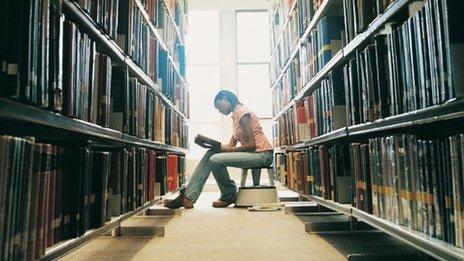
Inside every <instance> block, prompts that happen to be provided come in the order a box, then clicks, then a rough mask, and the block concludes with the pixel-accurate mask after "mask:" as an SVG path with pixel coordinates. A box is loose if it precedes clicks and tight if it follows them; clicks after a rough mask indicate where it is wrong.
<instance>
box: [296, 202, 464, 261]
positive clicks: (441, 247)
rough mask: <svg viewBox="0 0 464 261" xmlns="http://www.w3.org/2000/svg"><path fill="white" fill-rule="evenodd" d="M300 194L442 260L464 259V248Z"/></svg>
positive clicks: (334, 203) (367, 214)
mask: <svg viewBox="0 0 464 261" xmlns="http://www.w3.org/2000/svg"><path fill="white" fill-rule="evenodd" d="M300 195H301V196H302V197H304V198H306V199H308V200H310V201H313V202H315V203H317V204H319V205H321V206H324V207H326V208H329V209H332V210H334V211H336V212H340V213H343V214H345V215H347V216H351V217H354V218H356V219H357V220H359V221H363V222H365V223H367V224H369V225H371V226H373V227H375V228H377V229H379V230H381V231H383V232H385V233H387V234H389V235H391V236H393V237H395V238H398V239H399V240H402V241H403V242H405V243H407V244H409V245H410V246H412V247H414V248H416V249H419V250H421V251H423V252H425V253H427V254H428V255H430V256H433V257H434V258H437V259H440V260H464V249H461V248H458V247H456V246H454V245H451V244H448V243H446V242H444V241H442V240H439V239H436V238H432V237H430V236H428V235H426V234H424V233H422V232H419V231H415V230H412V229H410V228H408V227H405V226H400V225H398V224H395V223H393V222H391V221H388V220H385V219H382V218H379V217H376V216H374V215H372V214H369V213H366V212H364V211H361V210H359V209H357V208H354V207H352V206H351V205H349V204H340V203H337V202H334V201H332V200H326V199H324V198H321V197H317V196H312V195H305V194H300Z"/></svg>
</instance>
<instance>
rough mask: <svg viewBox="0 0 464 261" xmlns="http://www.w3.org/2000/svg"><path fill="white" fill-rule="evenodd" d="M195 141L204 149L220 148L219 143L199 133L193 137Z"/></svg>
mask: <svg viewBox="0 0 464 261" xmlns="http://www.w3.org/2000/svg"><path fill="white" fill-rule="evenodd" d="M195 143H196V144H198V145H200V146H201V147H203V148H206V149H213V150H221V143H220V142H219V141H217V140H213V139H210V138H208V137H205V136H203V135H201V134H198V135H197V136H196V137H195Z"/></svg>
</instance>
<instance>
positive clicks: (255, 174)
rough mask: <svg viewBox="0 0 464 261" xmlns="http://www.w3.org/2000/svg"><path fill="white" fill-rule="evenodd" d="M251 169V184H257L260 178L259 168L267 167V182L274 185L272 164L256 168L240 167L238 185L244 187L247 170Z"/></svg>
mask: <svg viewBox="0 0 464 261" xmlns="http://www.w3.org/2000/svg"><path fill="white" fill-rule="evenodd" d="M249 169H251V175H252V178H253V186H259V179H260V178H261V169H267V174H268V176H269V183H270V185H271V186H274V177H275V176H274V168H273V167H272V166H265V167H256V168H244V169H242V180H241V181H240V187H245V184H246V179H247V175H248V170H249Z"/></svg>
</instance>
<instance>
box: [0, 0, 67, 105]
mask: <svg viewBox="0 0 464 261" xmlns="http://www.w3.org/2000/svg"><path fill="white" fill-rule="evenodd" d="M0 20H1V21H0V33H1V34H2V35H3V36H4V37H3V38H2V40H1V41H0V62H1V64H2V67H1V68H0V85H1V86H2V88H0V95H1V96H14V97H15V98H17V99H21V100H23V101H25V102H28V103H33V104H36V105H37V106H40V107H43V108H51V109H60V108H61V97H62V90H61V85H62V70H61V63H62V55H61V50H62V42H61V41H60V36H61V28H62V27H61V26H60V25H62V23H63V15H62V13H61V3H59V2H57V1H45V2H44V3H42V2H41V1H38V0H35V1H31V3H22V2H21V1H13V0H9V1H6V2H5V4H4V7H3V8H1V10H0Z"/></svg>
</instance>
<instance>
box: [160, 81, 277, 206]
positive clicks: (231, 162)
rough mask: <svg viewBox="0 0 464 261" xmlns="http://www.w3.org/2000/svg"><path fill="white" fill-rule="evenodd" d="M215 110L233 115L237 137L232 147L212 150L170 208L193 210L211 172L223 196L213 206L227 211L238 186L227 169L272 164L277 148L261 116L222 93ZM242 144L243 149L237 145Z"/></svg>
mask: <svg viewBox="0 0 464 261" xmlns="http://www.w3.org/2000/svg"><path fill="white" fill-rule="evenodd" d="M214 107H216V109H218V110H219V112H220V113H222V114H224V115H229V114H231V113H232V120H233V134H232V137H231V139H230V142H229V144H221V150H220V151H219V152H218V151H213V150H208V151H207V152H206V153H205V155H204V156H203V158H202V159H201V161H200V163H199V164H198V166H197V167H196V168H195V170H194V171H193V173H192V176H191V177H190V181H189V183H188V185H187V187H186V188H185V191H184V190H181V193H180V196H179V197H177V198H176V199H175V200H173V201H170V202H165V206H166V207H169V208H179V207H185V208H193V204H194V203H195V202H196V200H197V199H198V197H199V196H200V193H201V191H202V190H203V187H204V185H205V182H206V180H207V179H208V176H209V174H210V173H211V172H213V175H214V178H215V179H216V182H217V184H218V186H219V189H220V191H221V197H220V198H219V199H218V200H216V201H214V202H213V207H216V208H224V207H227V206H229V205H230V204H233V203H235V199H236V196H237V186H236V185H235V182H234V181H233V180H231V179H230V177H229V173H228V172H227V169H226V167H235V168H251V167H260V166H268V165H271V163H272V158H273V153H272V151H273V147H272V145H271V144H270V143H269V141H268V139H267V138H266V136H265V135H264V133H263V130H262V128H261V125H260V124H259V120H258V117H257V116H256V114H254V113H253V112H252V111H250V110H249V109H248V108H246V107H245V106H243V105H242V104H241V103H240V101H239V100H238V98H237V96H235V94H233V93H232V92H230V91H226V90H222V91H220V92H219V93H218V94H217V95H216V97H215V98H214ZM237 142H240V146H237Z"/></svg>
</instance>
